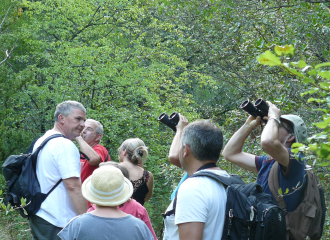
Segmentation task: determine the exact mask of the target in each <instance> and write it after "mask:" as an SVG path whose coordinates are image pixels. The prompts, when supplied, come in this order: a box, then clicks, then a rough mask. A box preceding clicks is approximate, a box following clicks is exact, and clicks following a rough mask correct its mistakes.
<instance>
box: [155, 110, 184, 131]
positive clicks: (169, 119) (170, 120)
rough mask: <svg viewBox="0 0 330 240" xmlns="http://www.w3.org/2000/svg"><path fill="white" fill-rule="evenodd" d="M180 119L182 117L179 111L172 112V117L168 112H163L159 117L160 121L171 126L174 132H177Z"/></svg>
mask: <svg viewBox="0 0 330 240" xmlns="http://www.w3.org/2000/svg"><path fill="white" fill-rule="evenodd" d="M179 120H180V117H179V114H178V113H177V112H174V113H172V114H171V115H170V117H168V116H167V114H166V113H162V114H161V115H160V116H159V118H158V121H160V122H162V123H164V124H165V125H166V126H168V127H170V128H171V129H172V130H173V131H174V132H176V125H177V124H178V122H179Z"/></svg>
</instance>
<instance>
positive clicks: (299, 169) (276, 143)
mask: <svg viewBox="0 0 330 240" xmlns="http://www.w3.org/2000/svg"><path fill="white" fill-rule="evenodd" d="M267 104H268V105H269V111H268V121H267V124H266V125H265V127H264V129H263V131H262V134H261V146H262V148H263V150H264V151H265V152H266V153H267V155H265V156H255V155H253V154H250V153H246V152H243V145H244V142H245V141H246V139H247V137H248V136H249V135H250V133H251V132H252V131H253V130H254V129H255V128H256V127H258V126H259V125H260V124H261V119H260V117H257V118H254V117H252V116H249V117H248V119H247V120H246V122H245V123H244V125H243V126H242V127H241V128H240V129H239V130H238V131H237V132H236V133H235V134H234V135H233V136H232V137H231V139H230V140H229V141H228V143H227V145H226V146H225V148H224V150H223V152H222V155H223V156H224V158H225V159H226V160H228V161H230V162H232V163H235V164H237V165H239V166H241V167H243V168H245V169H247V170H250V171H253V172H254V173H257V174H258V176H257V183H259V184H260V185H261V186H262V188H263V191H264V192H266V193H268V194H270V195H272V193H271V191H270V189H269V185H268V177H269V173H270V170H271V168H272V166H273V165H274V163H275V162H277V163H278V174H279V186H280V188H281V189H282V192H283V194H284V196H283V199H284V201H285V204H286V208H287V211H288V212H292V211H294V210H295V209H296V208H297V206H298V205H299V204H300V202H301V200H302V198H303V194H304V187H303V185H304V182H305V179H304V175H305V164H304V161H303V159H302V156H301V155H298V156H293V154H292V153H291V145H292V144H293V143H295V142H302V141H304V140H305V139H306V137H307V129H306V126H305V124H304V121H303V120H302V119H301V118H300V117H299V116H297V115H291V114H289V115H281V111H280V110H279V109H278V108H277V107H276V106H275V105H274V104H272V103H271V102H267ZM272 196H273V195H272ZM273 197H274V196H273ZM274 200H275V199H274Z"/></svg>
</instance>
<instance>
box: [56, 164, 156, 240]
mask: <svg viewBox="0 0 330 240" xmlns="http://www.w3.org/2000/svg"><path fill="white" fill-rule="evenodd" d="M132 193H133V186H132V183H131V182H130V181H129V180H128V179H127V178H125V177H124V175H123V174H122V172H121V171H120V170H119V169H118V168H116V167H113V166H103V167H101V168H98V169H96V170H95V171H94V172H93V174H92V175H91V176H89V177H88V178H87V179H86V180H85V181H84V183H83V185H82V194H83V196H84V198H85V199H86V200H88V201H89V202H91V203H94V204H96V210H94V211H92V212H89V213H85V214H83V215H80V216H78V217H76V218H73V219H72V220H71V221H70V222H69V224H68V225H67V226H66V227H64V228H63V230H62V231H61V232H60V233H59V234H58V236H59V237H60V238H61V239H63V240H67V239H114V240H115V239H137V240H139V239H141V240H144V239H147V240H149V239H150V240H153V239H154V238H153V236H152V234H151V232H150V231H149V229H148V227H147V226H146V224H145V223H144V222H143V221H142V220H140V219H137V218H135V217H133V216H132V215H129V214H126V213H124V212H122V211H120V210H119V209H118V206H119V205H121V204H123V203H125V202H126V201H127V200H128V199H129V198H130V197H131V196H132ZM128 229H129V230H128Z"/></svg>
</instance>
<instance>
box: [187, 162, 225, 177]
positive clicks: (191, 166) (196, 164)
mask: <svg viewBox="0 0 330 240" xmlns="http://www.w3.org/2000/svg"><path fill="white" fill-rule="evenodd" d="M216 162H217V161H214V160H206V161H200V160H197V159H193V160H192V161H191V163H190V164H189V165H188V169H185V170H186V171H187V173H188V176H191V175H192V174H194V173H195V172H197V171H198V169H200V168H201V167H202V166H204V165H206V164H208V163H216ZM209 169H213V170H221V169H220V168H218V167H212V168H209Z"/></svg>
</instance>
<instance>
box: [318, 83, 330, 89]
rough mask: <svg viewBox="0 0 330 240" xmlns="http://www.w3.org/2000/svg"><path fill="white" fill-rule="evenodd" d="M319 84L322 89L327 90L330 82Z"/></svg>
mask: <svg viewBox="0 0 330 240" xmlns="http://www.w3.org/2000/svg"><path fill="white" fill-rule="evenodd" d="M320 86H321V88H322V89H324V90H329V86H330V83H328V82H321V83H320Z"/></svg>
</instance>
